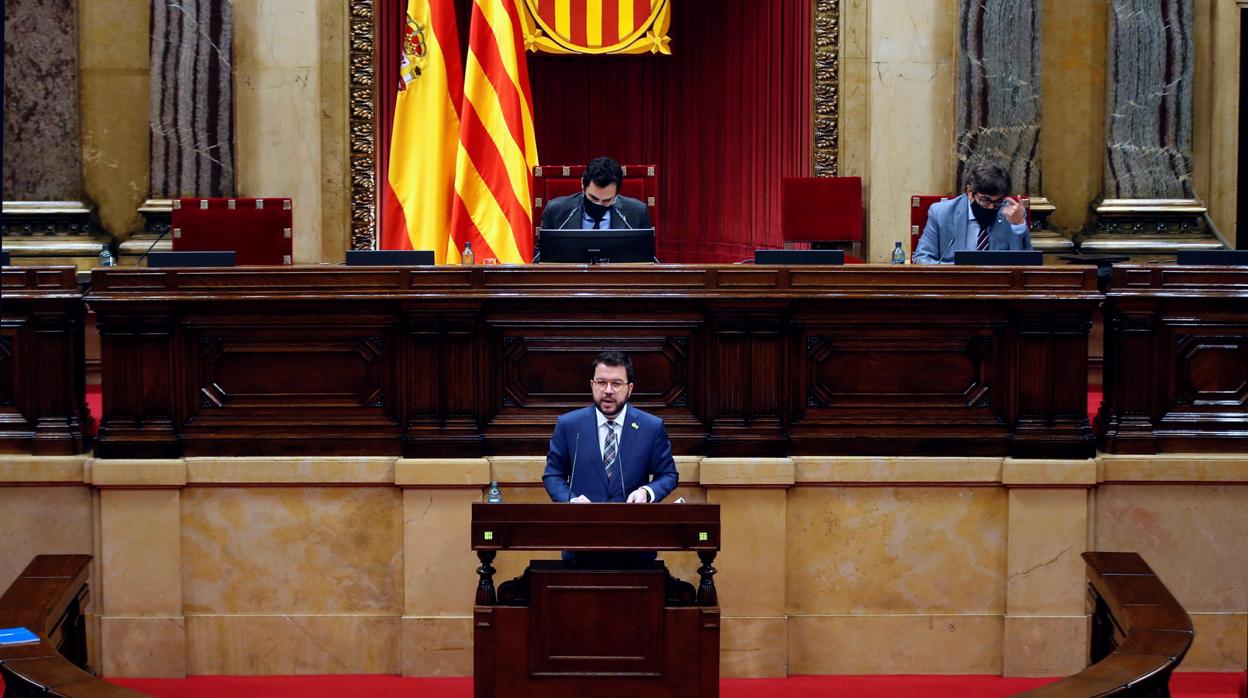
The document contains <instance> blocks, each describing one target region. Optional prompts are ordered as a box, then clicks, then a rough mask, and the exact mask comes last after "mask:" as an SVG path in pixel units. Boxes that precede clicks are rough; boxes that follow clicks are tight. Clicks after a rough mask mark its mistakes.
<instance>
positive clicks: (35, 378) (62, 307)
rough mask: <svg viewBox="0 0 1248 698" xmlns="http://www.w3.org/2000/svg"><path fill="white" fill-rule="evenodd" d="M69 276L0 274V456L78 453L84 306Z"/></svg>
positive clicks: (30, 271)
mask: <svg viewBox="0 0 1248 698" xmlns="http://www.w3.org/2000/svg"><path fill="white" fill-rule="evenodd" d="M74 272H75V269H74V267H4V268H3V270H0V453H32V454H35V455H70V454H74V453H82V451H83V450H84V444H83V435H82V427H83V424H84V423H85V422H86V419H87V408H86V373H85V366H86V364H85V358H84V353H83V317H84V307H83V304H82V293H81V292H80V291H79V290H78V282H77V280H76V279H75V278H74Z"/></svg>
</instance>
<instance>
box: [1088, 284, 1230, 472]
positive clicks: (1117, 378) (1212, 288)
mask: <svg viewBox="0 0 1248 698" xmlns="http://www.w3.org/2000/svg"><path fill="white" fill-rule="evenodd" d="M1105 317H1106V335H1105V402H1104V404H1103V405H1102V407H1101V412H1100V414H1099V415H1098V419H1097V421H1098V426H1099V427H1100V430H1101V431H1102V443H1103V445H1104V448H1105V450H1106V451H1109V452H1112V453H1158V452H1191V451H1196V452H1200V451H1205V452H1208V451H1242V450H1243V449H1244V448H1245V446H1248V269H1235V268H1219V267H1143V266H1121V267H1115V268H1114V273H1113V279H1112V281H1111V288H1110V291H1109V293H1108V294H1107V302H1106V313H1105Z"/></svg>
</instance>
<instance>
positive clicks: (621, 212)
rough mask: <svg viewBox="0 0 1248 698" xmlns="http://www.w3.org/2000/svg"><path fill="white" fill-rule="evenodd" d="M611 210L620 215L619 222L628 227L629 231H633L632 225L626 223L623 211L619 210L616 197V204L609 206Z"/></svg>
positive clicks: (626, 218) (626, 217) (626, 219)
mask: <svg viewBox="0 0 1248 698" xmlns="http://www.w3.org/2000/svg"><path fill="white" fill-rule="evenodd" d="M611 210H612V211H615V212H616V213H618V214H620V220H622V221H624V225H626V226H628V229H629V230H632V229H633V224H632V223H629V222H628V216H626V215H624V210H623V209H621V208H620V202H619V200H618V197H617V200H616V202H615V203H613V204H611Z"/></svg>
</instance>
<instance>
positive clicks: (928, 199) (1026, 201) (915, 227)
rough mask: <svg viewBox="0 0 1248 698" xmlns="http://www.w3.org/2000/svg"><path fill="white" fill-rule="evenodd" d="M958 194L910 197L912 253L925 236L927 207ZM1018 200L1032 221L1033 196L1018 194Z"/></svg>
mask: <svg viewBox="0 0 1248 698" xmlns="http://www.w3.org/2000/svg"><path fill="white" fill-rule="evenodd" d="M955 196H957V194H915V195H913V196H911V197H910V254H912V255H913V254H914V251H915V250H916V249H918V248H919V238H920V237H922V236H923V228H924V227H925V226H926V225H927V209H929V208H931V207H932V204H934V203H936V202H937V201H944V200H945V199H952V198H953V197H955ZM1016 196H1017V198H1018V200H1019V201H1021V202H1023V215H1024V216H1025V217H1026V220H1027V222H1028V223H1030V222H1031V197H1030V196H1027V195H1026V194H1017V195H1016Z"/></svg>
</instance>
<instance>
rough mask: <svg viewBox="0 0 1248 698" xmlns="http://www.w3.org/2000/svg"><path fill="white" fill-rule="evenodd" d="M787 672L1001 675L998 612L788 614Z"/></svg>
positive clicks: (1000, 626) (1001, 635)
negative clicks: (899, 669) (902, 668)
mask: <svg viewBox="0 0 1248 698" xmlns="http://www.w3.org/2000/svg"><path fill="white" fill-rule="evenodd" d="M788 629H789V673H790V674H895V673H898V667H905V668H904V670H903V671H904V672H905V673H907V674H991V675H998V674H1000V673H1001V646H1002V640H1003V630H1002V617H1001V616H999V615H951V616H946V615H852V616H805V615H794V616H789V622H788Z"/></svg>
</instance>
